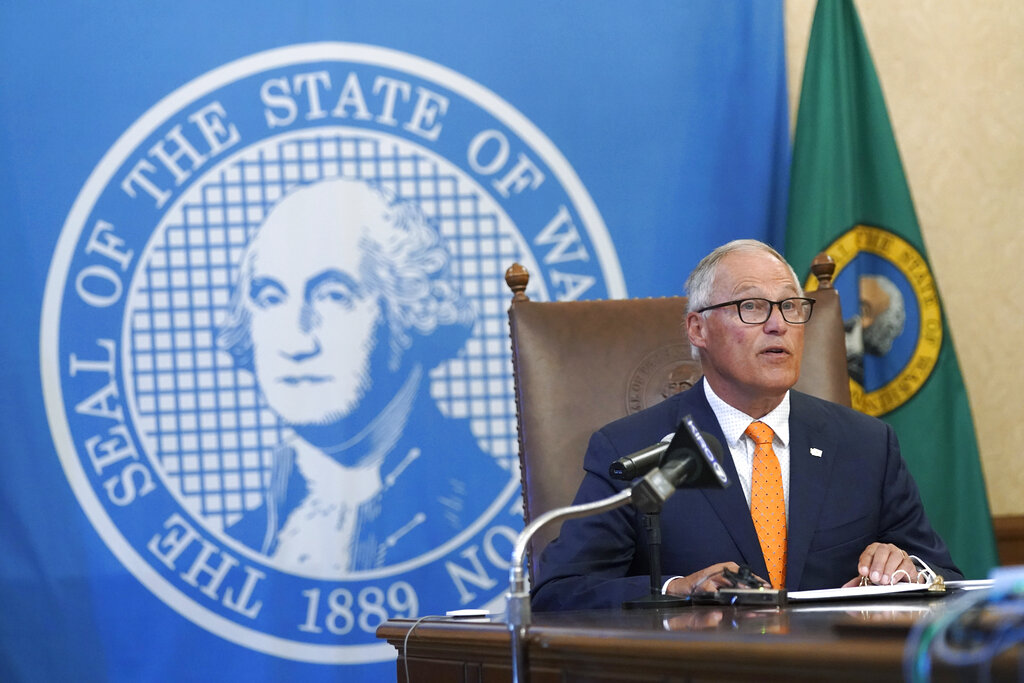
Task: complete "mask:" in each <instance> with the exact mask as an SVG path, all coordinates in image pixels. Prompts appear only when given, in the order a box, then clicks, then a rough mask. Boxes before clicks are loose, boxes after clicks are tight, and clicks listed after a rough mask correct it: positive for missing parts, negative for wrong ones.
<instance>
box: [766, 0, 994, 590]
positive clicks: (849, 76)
mask: <svg viewBox="0 0 1024 683" xmlns="http://www.w3.org/2000/svg"><path fill="white" fill-rule="evenodd" d="M823 250H825V251H828V253H829V254H830V255H831V256H832V258H833V259H835V261H836V266H837V268H836V277H835V284H836V288H837V289H839V290H840V294H841V296H842V299H843V319H844V320H845V321H846V328H847V342H846V343H847V363H848V368H849V370H850V388H851V392H852V394H853V401H854V407H855V408H857V409H859V410H862V411H863V412H866V413H868V414H870V415H875V416H878V417H880V418H881V419H883V420H885V421H886V422H888V423H890V424H891V425H892V426H893V427H894V428H895V430H896V433H897V435H898V437H899V439H900V445H901V447H902V450H903V456H904V458H905V459H906V461H907V464H908V466H909V467H910V470H911V472H912V473H913V475H914V479H915V480H916V481H917V484H918V487H919V488H920V489H921V496H922V498H923V499H924V504H925V509H926V510H927V512H928V516H929V518H930V519H931V521H932V524H933V525H934V527H935V529H936V530H937V531H938V532H939V534H940V535H941V536H942V537H943V538H944V539H945V541H946V543H947V544H948V545H949V548H950V552H951V553H952V555H953V559H954V560H955V561H956V562H957V564H958V565H959V566H960V568H961V569H962V570H963V571H964V573H965V575H966V576H968V577H972V578H982V577H984V576H986V575H987V574H988V571H989V570H990V569H991V568H992V567H993V566H994V565H995V564H997V558H996V550H995V540H994V537H993V534H992V521H991V516H990V514H989V508H988V499H987V496H986V494H985V481H984V479H983V477H982V472H981V462H980V460H979V458H978V445H977V441H976V440H975V436H974V424H973V422H972V420H971V412H970V407H969V405H968V402H967V392H966V391H965V389H964V383H963V378H962V377H961V375H960V365H959V362H958V361H957V358H956V352H955V350H954V348H953V340H952V338H951V336H950V333H949V328H948V327H947V325H946V321H945V316H944V315H943V311H942V304H941V301H940V299H939V294H938V290H937V289H936V285H935V281H934V280H933V278H932V272H931V268H930V266H929V263H928V256H927V254H926V253H925V247H924V241H923V240H922V239H921V230H920V228H919V227H918V223H917V216H916V215H915V213H914V205H913V202H912V201H911V198H910V188H909V187H908V186H907V181H906V178H905V177H904V175H903V165H902V164H901V163H900V157H899V151H898V150H897V148H896V139H895V138H894V137H893V133H892V127H891V126H890V124H889V116H888V113H887V112H886V108H885V100H884V99H883V96H882V88H881V85H880V84H879V82H878V77H877V75H876V74H875V69H874V65H873V64H872V61H871V54H870V53H869V52H868V45H867V41H866V40H865V38H864V32H863V30H862V29H861V25H860V20H859V19H858V18H857V10H856V8H855V7H854V5H853V2H852V0H819V2H818V7H817V10H816V11H815V15H814V24H813V26H812V28H811V38H810V43H809V45H808V49H807V62H806V65H805V67H804V80H803V87H802V90H801V93H800V108H799V110H798V112H797V126H796V140H795V142H794V147H793V166H792V172H791V180H790V193H789V218H788V221H787V227H786V256H787V258H788V260H789V261H790V262H791V263H793V264H794V265H795V267H797V268H800V267H809V265H810V263H811V260H812V259H813V258H814V256H815V255H816V254H817V253H819V252H820V251H823ZM815 287H816V282H815V281H814V277H813V276H810V277H809V280H808V287H807V288H808V289H814V288H815Z"/></svg>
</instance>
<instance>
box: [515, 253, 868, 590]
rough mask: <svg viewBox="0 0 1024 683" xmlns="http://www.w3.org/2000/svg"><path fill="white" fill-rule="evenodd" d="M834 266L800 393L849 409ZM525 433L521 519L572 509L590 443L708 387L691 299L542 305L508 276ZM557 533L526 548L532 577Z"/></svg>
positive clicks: (810, 328) (817, 294)
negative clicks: (619, 422) (692, 327)
mask: <svg viewBox="0 0 1024 683" xmlns="http://www.w3.org/2000/svg"><path fill="white" fill-rule="evenodd" d="M834 271H835V264H834V263H833V262H832V261H831V259H830V258H829V257H828V256H825V255H820V256H819V257H818V258H817V259H815V262H814V265H813V266H812V272H814V274H815V275H816V276H817V278H818V282H819V285H818V289H817V290H816V291H814V292H808V293H807V296H809V297H813V298H814V299H815V300H816V303H815V306H814V313H813V315H812V316H811V320H810V321H809V322H808V323H807V329H806V332H805V337H804V356H803V361H802V366H801V374H800V380H799V381H798V382H797V384H796V387H795V388H796V389H799V390H801V391H804V392H806V393H809V394H813V395H815V396H819V397H821V398H825V399H828V400H831V401H835V402H837V403H842V404H844V405H850V384H849V378H848V375H847V370H846V344H845V333H844V330H843V319H842V312H841V310H840V306H839V295H838V292H836V290H835V289H834V288H833V287H832V275H833V273H834ZM505 281H506V283H507V284H508V286H509V288H510V289H511V290H512V292H513V298H512V304H511V306H510V308H509V312H508V314H509V325H510V335H511V340H512V365H513V375H514V377H515V396H516V414H517V420H518V427H519V464H520V468H521V475H522V486H523V516H524V518H525V521H526V523H527V524H529V522H530V521H531V520H532V519H535V518H536V517H537V516H539V515H541V514H542V513H544V512H546V511H548V510H551V509H553V508H556V507H562V506H565V505H570V504H572V500H573V498H574V497H575V494H576V489H577V488H579V484H580V481H582V479H583V467H582V462H583V453H584V452H585V451H586V447H587V442H588V441H589V439H590V435H591V434H592V433H593V432H595V431H596V430H598V429H600V428H601V427H602V426H604V425H605V424H607V423H609V422H611V421H613V420H616V419H618V418H620V417H624V416H626V415H629V414H632V413H635V412H637V411H638V410H642V409H644V408H646V407H648V406H651V405H654V404H655V403H657V402H659V401H661V400H664V399H665V398H667V397H668V396H671V395H672V394H674V393H676V392H678V391H682V390H683V389H686V388H689V387H690V386H692V385H693V384H694V383H695V382H696V381H697V380H698V379H700V377H701V369H700V362H699V361H696V360H693V358H692V357H691V355H690V345H689V342H688V341H687V338H686V332H685V329H684V318H685V312H686V298H685V297H666V298H655V299H618V300H614V299H613V300H601V301H571V302H538V301H530V299H529V297H528V296H527V295H526V287H527V284H528V282H529V274H528V273H527V272H526V269H525V268H523V267H522V266H521V265H519V264H513V265H512V266H511V267H510V268H509V269H508V270H507V271H506V273H505ZM559 527H560V525H559V524H552V525H549V526H548V527H545V528H544V529H541V530H540V531H539V532H538V533H537V534H536V535H535V536H534V538H533V540H532V541H531V544H530V548H529V556H530V562H529V568H530V574H531V576H533V574H534V573H535V572H536V565H537V562H538V559H539V557H540V553H541V551H542V550H543V549H544V547H545V546H546V545H547V544H548V543H549V542H550V541H551V540H552V539H554V538H555V537H556V536H557V535H558V531H559Z"/></svg>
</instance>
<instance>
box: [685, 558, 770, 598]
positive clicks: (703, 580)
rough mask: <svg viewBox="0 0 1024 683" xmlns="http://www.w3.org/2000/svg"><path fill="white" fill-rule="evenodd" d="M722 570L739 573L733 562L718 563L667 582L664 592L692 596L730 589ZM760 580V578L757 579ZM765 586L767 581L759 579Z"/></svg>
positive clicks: (730, 584) (738, 567)
mask: <svg viewBox="0 0 1024 683" xmlns="http://www.w3.org/2000/svg"><path fill="white" fill-rule="evenodd" d="M723 569H728V570H729V571H731V572H739V570H740V566H739V565H738V564H736V563H735V562H719V563H718V564H713V565H711V566H710V567H708V568H707V569H702V570H700V571H699V572H694V573H693V574H690V575H689V576H680V577H677V578H675V579H672V581H670V582H669V584H668V586H667V587H666V589H665V592H666V593H668V594H669V595H692V594H694V593H713V592H715V591H716V590H718V589H719V588H722V587H725V588H732V585H733V584H732V581H730V580H729V579H727V578H725V576H724V575H723V574H722V570H723ZM757 578H758V579H761V577H760V576H758V577H757ZM761 581H763V582H764V583H765V584H768V582H767V581H765V580H764V579H761Z"/></svg>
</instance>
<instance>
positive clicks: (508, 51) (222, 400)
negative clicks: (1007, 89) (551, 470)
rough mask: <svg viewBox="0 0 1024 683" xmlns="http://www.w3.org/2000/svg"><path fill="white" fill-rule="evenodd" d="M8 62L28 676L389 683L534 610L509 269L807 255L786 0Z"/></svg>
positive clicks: (289, 29)
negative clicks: (464, 631) (415, 662)
mask: <svg viewBox="0 0 1024 683" xmlns="http://www.w3.org/2000/svg"><path fill="white" fill-rule="evenodd" d="M68 5H70V6H68ZM0 50H2V58H0V59H2V65H3V69H2V74H3V75H2V84H3V87H2V88H0V155H2V157H0V174H2V175H0V225H2V230H3V235H4V238H5V245H4V249H3V250H2V257H0V258H2V259H3V266H2V272H0V277H2V278H3V285H4V286H3V291H4V292H5V297H4V312H5V316H4V320H5V322H6V332H5V343H4V347H3V349H4V350H3V378H4V382H3V386H4V388H5V391H4V392H3V398H2V399H0V400H2V402H3V403H2V406H0V424H2V430H3V431H2V433H3V434H4V436H5V439H4V442H5V445H4V448H3V456H2V457H0V519H2V520H3V521H2V523H0V558H2V559H0V679H2V680H5V681H35V680H96V681H101V680H103V681H137V680H152V681H161V680H166V681H181V680H211V679H216V680H245V681H260V680H268V681H269V680H291V679H299V678H301V679H303V680H314V681H315V680H346V681H350V680H367V681H373V680H388V679H391V678H392V677H393V676H394V664H393V658H394V652H393V651H392V650H390V648H389V647H388V646H387V645H384V644H380V643H377V642H376V641H375V638H374V637H373V631H374V629H375V628H376V626H377V625H378V624H379V623H380V622H381V620H382V619H384V618H386V617H387V616H422V615H428V614H438V613H443V612H444V611H445V610H448V609H457V608H463V607H485V608H491V609H500V608H501V598H500V595H501V592H502V591H503V590H504V589H505V587H506V577H507V562H508V556H509V552H510V550H511V543H512V539H513V538H514V535H515V533H516V532H517V531H518V530H519V529H520V528H521V519H520V511H519V507H518V484H517V482H516V476H517V472H516V463H515V422H514V406H513V404H512V396H511V392H512V387H511V381H510V379H509V377H510V368H509V365H508V348H507V346H508V342H507V330H506V328H505V322H504V320H505V317H504V316H505V312H504V311H505V307H506V304H507V301H508V296H507V295H506V290H505V286H504V283H503V282H502V273H503V272H504V269H505V267H506V266H507V265H509V264H510V263H511V262H512V261H513V260H519V261H521V262H523V263H525V264H526V265H527V266H528V267H529V268H530V270H531V273H532V282H531V288H530V291H531V293H532V295H533V296H534V298H538V299H544V298H563V299H564V298H604V297H624V296H634V297H637V296H639V297H643V296H661V295H672V294H678V293H680V292H681V290H682V283H683V280H684V279H685V277H686V274H687V273H688V272H689V270H690V269H691V268H692V267H693V265H695V263H696V261H697V259H699V258H700V256H702V255H703V254H704V253H706V252H707V251H709V250H710V249H711V248H713V247H714V246H717V245H719V244H721V243H723V242H725V241H727V240H729V239H733V238H737V237H753V238H759V239H764V240H767V241H769V242H772V243H773V244H775V245H776V246H781V237H782V230H783V223H784V216H785V193H786V189H787V185H788V164H789V157H788V148H789V147H788V145H789V143H788V135H787V126H788V118H787V108H786V84H785V65H784V50H783V36H782V9H781V2H758V3H750V2H745V1H741V0H737V1H735V2H721V1H719V0H708V1H706V2H696V1H694V2H687V3H679V2H652V3H644V4H643V5H639V6H638V5H633V4H624V3H617V2H583V1H579V2H575V1H574V2H562V3H554V4H552V3H541V2H521V3H513V4H499V3H479V2H459V1H451V2H448V1H444V2H435V3H429V4H428V3H397V2H384V3H380V2H326V1H323V2H313V1H309V2H293V3H273V4H272V3H262V2H260V3H242V2H222V3H200V2H192V1H190V0H189V1H181V2H175V3H169V2H160V3H144V4H140V3H128V2H107V3H102V4H101V5H99V6H97V5H96V4H94V3H70V4H69V3H47V2H33V3H30V2H20V1H19V2H14V3H7V4H5V5H4V6H3V7H2V8H0ZM339 179H340V180H339ZM324 193H326V194H324ZM322 196H327V197H329V198H330V197H335V198H338V197H340V198H341V199H338V201H339V202H341V205H342V207H343V209H344V211H343V212H342V213H345V212H346V211H347V210H348V207H355V206H357V207H358V210H355V211H353V212H350V213H351V214H352V215H357V216H360V217H361V218H360V221H361V222H359V221H355V220H354V219H352V220H348V219H346V220H348V222H344V221H341V222H338V221H337V220H335V222H331V220H328V218H330V217H331V216H335V214H333V213H332V212H331V211H330V207H331V204H330V202H331V201H334V200H333V199H328V200H326V202H325V200H323V199H322V198H321V197H322ZM381 207H383V208H381ZM345 215H346V216H348V215H349V213H345ZM382 216H386V217H387V220H385V221H384V223H387V227H386V228H385V227H381V226H379V225H377V223H376V222H375V221H377V220H378V219H381V217H382ZM325 217H326V218H325ZM321 221H322V222H323V224H321ZM357 223H358V224H357ZM371 223H372V224H373V225H370V224H371ZM278 226H284V227H283V228H280V227H278ZM368 226H369V227H368ZM275 230H277V231H278V233H276V235H277V236H276V239H277V242H276V243H277V244H284V245H285V246H284V247H283V248H281V247H274V248H272V247H270V246H268V245H269V244H275V242H274V240H273V239H271V238H272V237H273V236H274V235H275V232H274V231H275ZM280 230H285V233H284V234H285V235H286V237H281V235H280ZM360 231H361V232H360ZM387 231H390V232H387ZM339 235H341V236H343V237H344V238H345V240H349V241H348V242H346V241H344V240H342V243H336V242H334V241H332V240H334V239H335V238H338V236H339ZM256 236H260V241H259V242H257V241H256V240H255V237H256ZM389 236H390V237H389ZM302 245H305V247H303V246H302ZM409 245H414V246H409ZM350 253H354V254H356V257H352V258H351V259H349V260H350V261H351V264H350V265H351V268H349V267H348V266H346V265H345V264H347V263H349V261H347V260H346V259H348V256H346V255H347V254H350ZM282 254H283V256H282ZM324 254H327V255H328V257H325V258H324V259H323V260H324V261H325V263H326V265H325V266H324V269H323V270H316V264H317V263H318V262H319V260H320V259H321V257H323V256H324ZM272 256H281V258H280V259H278V260H279V261H280V262H281V263H284V264H285V265H284V266H281V265H280V264H278V265H277V266H275V265H274V258H272ZM357 257H358V258H357ZM275 267H277V270H274V268H275ZM293 282H294V283H295V286H292V283H293ZM268 283H269V284H268ZM290 306H291V308H290ZM364 310H365V311H367V313H366V315H365V317H359V316H360V315H361V313H360V312H361V311H364ZM275 311H277V312H278V313H275ZM291 313H294V315H290V314H291ZM274 315H280V316H281V317H279V318H275V317H273V316H274ZM233 316H234V317H233ZM232 320H234V321H236V322H237V321H241V324H240V325H233V324H232V323H231V321H232ZM275 321H276V322H275ZM281 321H283V322H281ZM360 321H363V322H364V323H365V324H366V325H367V328H366V329H367V332H366V335H365V337H358V333H357V331H356V330H358V329H360V328H359V325H360V324H362V323H361V322H360ZM331 325H336V327H334V328H332V327H331ZM239 330H241V332H239ZM267 330H269V332H267ZM331 330H334V332H333V333H332V332H331ZM349 333H351V334H349ZM259 335H263V336H262V337H261V336H259ZM268 335H269V336H268ZM349 337H351V338H352V339H355V341H349ZM340 338H344V339H345V340H346V341H344V342H338V339H340ZM292 342H294V343H295V344H300V343H309V344H312V346H311V347H310V348H309V349H306V350H304V351H302V352H301V353H300V352H299V351H297V350H295V349H290V350H289V349H288V348H286V344H288V343H292ZM286 352H287V353H286ZM364 352H365V353H364ZM330 354H336V355H335V358H336V359H341V361H340V364H341V365H344V366H345V371H346V372H348V373H349V375H350V376H351V377H350V381H348V382H347V383H346V382H344V381H342V380H338V381H337V382H335V379H334V378H331V379H330V381H328V380H326V379H324V377H326V375H323V376H321V375H316V374H315V373H313V372H312V371H310V372H305V374H302V373H300V372H299V371H298V370H295V369H294V368H298V367H300V366H301V367H306V368H308V367H312V366H310V365H302V364H303V363H308V362H311V361H310V359H311V358H313V359H314V360H315V359H319V358H329V357H330ZM360 354H364V355H365V356H366V358H365V364H363V365H360V364H359V362H357V359H358V358H363V356H362V355H360ZM285 356H287V357H286V358H285V361H281V360H280V358H282V357H285ZM314 357H315V358H314ZM317 362H319V361H317ZM324 362H326V361H324ZM274 363H285V364H286V365H287V368H291V369H285V370H280V371H279V372H280V374H278V375H275V374H273V372H271V371H270V370H268V369H267V368H269V367H270V366H272V365H273V364H274ZM324 367H326V366H324ZM275 372H276V371H275ZM268 373H269V374H268ZM275 383H276V384H275ZM275 387H276V388H277V389H280V391H278V390H277V389H275ZM281 387H283V388H281ZM324 387H328V388H327V389H324V392H325V393H323V395H322V396H321V395H320V394H317V393H316V391H319V390H320V389H323V388H324ZM345 387H348V388H349V389H351V390H352V391H353V392H355V393H354V394H353V396H354V398H351V400H349V399H346V398H345V396H346V395H345V394H344V391H346V389H345ZM311 397H312V398H311ZM367 415H369V416H370V418H376V417H377V416H379V415H384V416H385V417H388V418H389V422H388V424H389V425H390V423H398V424H399V425H400V426H398V427H392V426H381V423H382V421H380V420H375V419H364V418H366V416H367ZM359 420H362V422H359ZM354 424H356V425H361V426H360V427H359V429H358V430H355V431H346V430H351V429H353V426H352V425H354ZM367 435H369V436H367ZM353 443H355V445H354V446H353V445H352V444H353ZM382 444H383V445H382ZM367 453H368V455H367ZM453 453H458V455H457V456H456V455H453ZM343 454H349V455H343ZM346 458H347V459H346ZM367 462H372V463H373V465H372V467H370V466H366V463H367ZM357 477H366V478H365V479H358V481H356V479H355V478H357ZM353 482H356V483H353ZM332 483H337V486H334V487H333V489H332ZM331 490H335V491H337V490H342V491H345V495H344V496H341V497H337V496H335V499H332V498H331V494H330V493H329V491H331ZM365 492H369V493H366V495H365V496H363V497H362V498H359V499H358V500H357V501H356V502H352V501H353V500H354V498H353V496H357V497H358V495H359V494H361V493H365ZM332 505H333V506H334V507H332ZM338 506H340V508H339V507H338ZM346 506H348V507H346ZM339 510H341V512H339ZM346 510H347V512H346ZM396 510H397V511H398V512H396V513H394V514H393V511H396ZM403 514H404V515H406V516H404V517H403ZM332 515H333V516H332ZM346 515H347V516H346ZM322 519H330V520H331V521H332V522H334V521H337V524H334V525H333V526H332V525H331V524H326V525H325V526H324V527H323V529H321V527H320V526H317V524H318V523H319V522H317V520H322ZM344 520H348V521H347V522H344V523H342V522H343V521H344ZM353 520H354V522H353ZM346 524H348V526H346ZM352 524H354V527H352ZM388 525H391V526H388ZM342 527H344V528H342ZM350 527H352V528H350ZM317 534H320V535H319V536H318V535H317ZM317 539H321V540H319V541H318V540H317ZM324 548H328V549H329V550H324ZM336 548H343V550H341V551H338V552H335V550H334V549H336Z"/></svg>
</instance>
